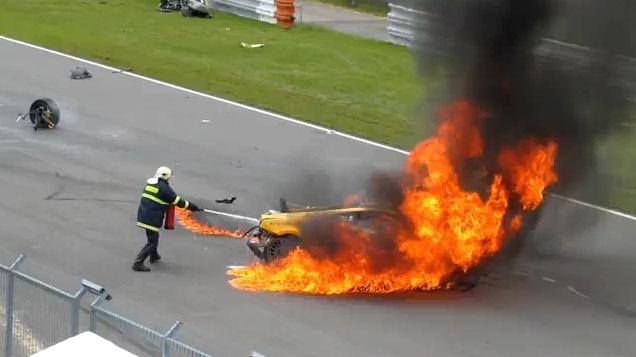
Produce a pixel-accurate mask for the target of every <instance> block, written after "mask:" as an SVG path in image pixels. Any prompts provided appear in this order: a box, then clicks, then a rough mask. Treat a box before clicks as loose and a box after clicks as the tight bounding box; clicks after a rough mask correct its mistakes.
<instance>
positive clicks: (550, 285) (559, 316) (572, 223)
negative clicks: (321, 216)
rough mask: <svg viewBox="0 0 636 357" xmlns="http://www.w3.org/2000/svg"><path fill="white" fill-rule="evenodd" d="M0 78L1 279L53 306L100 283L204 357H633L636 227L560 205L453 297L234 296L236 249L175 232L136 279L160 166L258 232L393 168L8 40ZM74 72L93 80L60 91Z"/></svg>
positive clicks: (190, 194) (234, 243)
mask: <svg viewBox="0 0 636 357" xmlns="http://www.w3.org/2000/svg"><path fill="white" fill-rule="evenodd" d="M0 64H1V65H0V118H2V120H0V170H1V171H0V173H1V174H0V227H2V238H1V244H0V259H1V260H2V262H3V263H8V262H10V261H11V260H12V259H13V258H15V256H17V255H18V254H19V253H24V254H26V255H27V257H28V260H27V262H26V263H25V264H24V266H23V270H25V271H28V272H33V273H35V274H37V275H38V276H40V277H42V278H43V279H44V280H52V281H54V282H55V283H56V284H59V285H61V286H62V287H64V288H67V289H73V288H75V287H77V284H78V281H79V279H80V278H88V279H91V280H93V281H95V282H98V283H100V284H102V285H104V286H106V287H107V288H108V289H109V291H110V292H111V294H112V295H113V296H114V300H113V306H114V307H116V308H117V309H118V310H119V311H122V312H125V313H126V314H128V315H130V316H132V317H133V318H135V319H137V320H139V321H140V322H142V323H144V324H149V325H152V326H156V327H160V328H161V329H164V330H165V329H166V328H167V327H168V326H169V325H170V324H171V323H172V322H173V321H174V320H176V319H178V320H180V321H183V322H184V323H185V325H184V327H183V329H182V333H183V335H186V336H188V338H187V342H192V343H194V344H195V345H197V346H199V347H202V348H203V349H204V350H206V351H208V352H210V353H212V354H213V355H215V356H247V355H248V354H249V352H250V351H252V350H255V351H258V352H260V353H263V354H265V355H267V356H390V355H392V356H412V355H422V356H489V357H491V356H537V355H545V356H576V357H581V356H633V355H635V354H636V340H635V339H634V333H635V332H636V319H635V318H634V313H633V311H636V306H634V305H635V303H634V301H636V300H635V299H634V298H635V297H636V294H635V291H634V290H636V288H634V287H632V285H634V284H633V283H632V280H631V279H632V278H633V274H632V273H634V272H636V267H635V263H634V255H635V254H634V252H635V251H636V250H635V248H636V246H635V245H636V243H635V242H634V239H633V238H634V233H633V232H634V228H636V225H635V222H634V221H633V220H631V219H629V218H625V217H619V216H615V215H612V214H609V213H606V212H603V211H599V210H595V209H593V208H590V207H585V206H581V205H578V204H575V203H572V202H567V201H563V200H559V199H554V198H553V199H550V200H549V202H548V207H547V209H546V211H545V216H546V217H547V218H546V219H544V220H542V221H541V224H540V226H539V229H538V230H537V232H536V233H535V236H534V237H532V239H531V240H530V241H528V244H527V245H526V251H527V252H528V253H524V255H523V256H522V257H521V258H520V259H518V260H516V261H515V262H514V263H510V264H511V265H510V266H506V267H499V268H495V269H494V271H493V272H492V273H491V274H490V275H488V276H487V277H485V278H484V279H483V283H482V284H480V285H479V286H478V287H477V288H475V289H473V290H471V291H469V292H466V293H461V294H460V293H450V292H446V293H435V294H431V293H424V292H413V293H408V294H394V295H389V296H370V295H365V296H336V297H333V296H332V297H325V296H305V295H293V294H272V293H250V292H244V291H239V290H236V289H233V288H232V287H230V286H229V285H228V284H227V280H228V277H227V276H226V275H225V266H226V265H231V264H244V263H246V262H249V261H250V260H251V259H252V258H251V255H250V253H249V252H248V250H247V248H246V247H245V246H244V244H243V242H241V241H238V240H232V239H223V238H211V237H199V236H195V235H193V234H191V233H189V232H187V231H184V230H181V229H179V228H178V229H176V230H175V231H173V232H166V233H163V236H162V238H161V243H160V251H161V253H162V255H163V257H164V262H162V263H161V264H159V265H156V266H154V267H153V268H154V269H153V272H152V273H149V274H141V273H135V272H133V271H131V270H130V265H131V261H132V259H133V257H134V255H135V253H136V252H137V250H138V249H139V247H140V245H141V244H142V243H143V239H144V237H143V233H142V232H141V231H140V230H139V229H137V228H135V226H134V219H135V212H136V205H137V199H138V196H139V193H140V189H141V188H142V185H143V183H144V180H145V178H146V177H148V176H149V175H151V174H152V172H153V171H154V169H155V168H156V167H157V166H159V165H168V166H172V167H174V168H175V171H176V173H175V179H174V184H173V186H174V187H175V189H176V190H177V191H178V192H180V193H181V194H182V195H184V196H185V197H187V198H191V199H192V200H193V201H195V202H197V203H199V204H200V205H203V206H207V207H208V208H211V209H223V210H226V209H227V208H228V207H224V206H219V205H216V204H213V199H214V198H219V197H225V196H229V195H235V196H237V197H238V200H237V202H236V203H235V204H234V205H233V206H230V207H231V210H230V212H232V213H237V214H242V215H247V216H252V217H254V216H257V215H258V213H259V212H260V211H262V210H264V209H268V208H275V206H276V204H277V201H276V200H277V198H278V197H279V196H281V195H282V196H286V197H287V198H289V199H290V201H293V202H298V203H307V202H315V201H321V202H325V203H330V202H334V201H336V200H338V199H339V198H340V195H341V194H343V193H346V192H351V191H354V190H355V189H356V188H359V187H360V186H361V185H362V183H363V181H364V180H363V178H364V177H366V175H367V174H368V173H369V172H371V171H373V170H377V169H380V170H384V169H395V168H398V167H399V166H400V164H401V162H402V160H403V159H404V156H403V154H401V153H398V152H395V151H390V150H386V149H384V148H381V147H376V146H372V145H366V144H364V143H361V142H356V141H354V140H350V139H347V138H344V137H342V136H339V135H330V134H328V133H327V132H325V131H323V130H320V129H317V128H312V127H307V126H303V125H299V124H297V123H294V122H290V121H285V120H280V119H277V118H275V117H272V116H271V115H267V114H265V113H262V112H258V111H253V110H247V109H245V108H242V107H239V106H236V105H232V104H229V103H224V102H220V101H216V100H211V99H209V98H205V97H202V96H198V95H193V94H192V93H187V92H184V91H180V90H178V89H175V88H169V87H166V86H162V85H158V84H156V83H152V82H149V81H145V80H141V79H139V78H134V77H131V76H128V75H124V74H121V73H112V71H111V70H108V69H104V68H98V67H96V66H92V65H87V64H85V63H80V62H78V61H76V60H73V59H69V58H64V57H61V56H58V55H54V54H50V53H46V52H43V51H40V50H37V49H33V48H28V47H25V46H22V45H19V44H15V43H10V42H8V41H6V40H0ZM75 66H84V67H87V68H88V69H89V70H90V71H91V72H92V73H93V75H94V77H93V78H92V79H89V80H83V81H74V80H71V79H69V73H70V72H69V70H70V69H71V68H74V67H75ZM36 97H51V98H54V99H55V100H56V101H57V102H58V104H59V105H60V107H61V108H62V111H63V118H62V121H61V125H60V127H59V128H58V129H56V130H54V131H50V132H47V131H38V132H34V131H33V130H32V129H30V127H29V126H28V125H26V124H24V123H20V124H18V123H16V122H15V117H16V114H17V113H18V112H20V111H24V110H26V108H28V105H29V104H30V103H31V101H32V100H33V99H35V98H36ZM204 120H206V121H208V120H209V121H210V122H209V123H208V122H203V121H204ZM555 227H557V228H555Z"/></svg>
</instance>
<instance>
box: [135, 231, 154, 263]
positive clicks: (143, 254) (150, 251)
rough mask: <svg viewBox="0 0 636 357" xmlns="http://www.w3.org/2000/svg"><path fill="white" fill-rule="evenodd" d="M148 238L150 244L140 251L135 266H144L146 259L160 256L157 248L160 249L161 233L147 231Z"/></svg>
mask: <svg viewBox="0 0 636 357" xmlns="http://www.w3.org/2000/svg"><path fill="white" fill-rule="evenodd" d="M146 237H147V238H148V243H146V245H144V247H143V248H141V251H139V254H137V259H136V260H135V264H143V263H144V261H145V260H146V258H148V257H153V258H154V257H157V256H159V253H158V252H157V248H158V247H159V232H155V231H151V230H150V229H146Z"/></svg>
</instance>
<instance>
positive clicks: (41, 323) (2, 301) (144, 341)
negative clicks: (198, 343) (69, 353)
mask: <svg viewBox="0 0 636 357" xmlns="http://www.w3.org/2000/svg"><path fill="white" fill-rule="evenodd" d="M23 260H24V255H20V256H19V257H18V259H17V260H16V261H15V262H14V263H13V264H11V265H10V266H4V265H2V264H0V316H1V315H4V316H3V317H4V320H5V321H4V322H5V324H4V326H0V336H2V339H1V341H0V343H2V345H1V346H2V347H3V348H2V350H3V351H4V354H3V356H4V357H14V356H29V355H31V354H34V353H36V352H38V351H40V350H42V349H45V348H47V347H49V346H52V345H54V344H56V343H58V342H61V341H63V340H65V339H67V338H69V337H72V336H75V335H77V334H78V333H79V332H80V331H81V330H82V328H81V326H80V313H81V312H83V309H82V307H81V306H80V303H81V300H82V298H83V297H84V296H85V295H86V294H88V293H90V294H93V295H96V296H97V297H96V299H95V300H94V301H93V303H92V304H91V305H90V308H89V311H88V313H89V321H90V322H89V326H88V329H90V331H92V332H94V333H97V334H98V335H103V334H105V333H106V332H111V333H110V334H108V336H103V337H104V338H107V339H110V340H111V341H112V342H115V343H117V342H121V343H125V344H129V345H130V344H132V345H133V346H138V347H139V348H142V347H143V349H144V352H146V353H148V354H150V355H161V356H162V357H167V356H170V355H171V354H172V355H178V356H189V357H210V355H209V354H207V353H204V352H201V351H200V350H198V349H196V348H193V347H190V346H188V345H186V344H184V343H182V342H179V341H178V340H176V339H175V337H174V335H175V334H176V332H177V330H178V328H179V327H180V326H181V322H179V321H177V322H176V323H175V324H174V325H173V326H172V327H171V328H170V329H169V330H168V331H167V332H166V333H162V332H158V331H155V330H153V329H151V328H148V327H145V326H144V325H142V324H140V323H137V322H135V321H132V320H131V319H128V318H126V317H123V316H121V315H118V314H116V313H114V312H112V311H110V310H108V309H107V308H106V306H105V303H106V302H107V301H110V300H111V297H110V295H109V294H108V293H107V292H106V290H105V289H104V288H102V287H101V286H99V285H97V284H94V283H92V282H90V281H87V280H82V283H81V287H80V289H79V290H78V291H77V292H75V293H68V292H65V291H63V290H61V289H58V288H56V287H54V286H52V285H50V284H47V283H45V282H42V281H40V280H38V279H36V278H34V277H32V276H29V275H27V274H25V273H23V272H20V271H18V270H17V269H18V266H19V265H20V263H21V262H22V261H23ZM140 346H141V347H140Z"/></svg>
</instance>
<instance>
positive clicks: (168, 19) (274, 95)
mask: <svg viewBox="0 0 636 357" xmlns="http://www.w3.org/2000/svg"><path fill="white" fill-rule="evenodd" d="M1 3H2V11H0V33H1V34H3V35H6V36H8V37H12V38H16V39H20V40H24V41H28V42H32V43H35V44H38V45H42V46H45V47H49V48H53V49H56V50H59V51H62V52H65V53H70V54H73V55H77V56H81V57H86V58H90V59H92V60H95V61H97V62H101V63H105V64H109V65H113V66H117V67H120V68H127V67H130V68H133V70H134V72H135V73H139V74H143V75H147V76H150V77H153V78H157V79H160V80H163V81H167V82H171V83H175V84H178V85H182V86H185V87H188V88H192V89H195V90H200V91H203V92H207V93H211V94H215V95H218V96H222V97H224V98H228V99H233V100H237V101H240V102H245V103H249V104H252V105H256V106H258V107H261V108H266V109H269V110H272V111H275V112H279V113H283V114H286V115H290V116H293V117H298V118H302V119H303V120H306V121H309V122H314V123H318V124H322V125H326V126H329V127H333V128H337V129H340V130H344V131H347V132H351V133H356V134H359V135H362V136H365V137H368V138H371V139H375V140H379V141H383V142H386V143H389V144H394V145H401V146H408V145H410V144H411V143H412V142H413V135H412V133H411V131H412V118H413V108H414V107H415V103H416V102H417V101H418V99H419V98H418V97H419V95H420V94H421V93H422V90H421V88H420V85H419V81H418V80H417V75H416V69H415V65H414V61H413V59H412V57H411V54H410V52H409V51H408V49H406V48H403V47H400V46H395V45H392V44H389V43H383V42H379V41H374V40H368V39H363V38H359V37H355V36H349V35H346V34H341V33H336V32H332V31H330V30H326V29H322V28H318V27H314V26H311V25H304V24H303V25H299V26H296V27H294V28H292V29H290V30H285V29H283V28H280V27H278V26H275V25H270V24H266V23H261V22H258V21H253V20H249V19H244V18H240V17H237V16H234V15H229V14H224V13H218V12H217V13H215V17H214V18H213V19H198V18H184V17H182V16H181V15H180V14H178V13H159V12H156V11H155V7H156V3H157V0H90V1H89V0H47V1H40V0H2V1H1ZM241 42H248V43H265V44H266V46H265V47H263V48H258V49H246V48H243V47H241V45H240V43H241ZM420 136H421V135H420Z"/></svg>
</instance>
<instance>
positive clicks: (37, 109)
mask: <svg viewBox="0 0 636 357" xmlns="http://www.w3.org/2000/svg"><path fill="white" fill-rule="evenodd" d="M29 119H30V120H31V123H32V124H33V127H34V128H35V129H40V128H45V129H53V128H54V127H56V126H57V124H58V123H59V122H60V108H58V106H57V104H55V102H54V101H53V100H52V99H49V98H41V99H37V100H36V101H35V102H33V104H31V107H30V108H29Z"/></svg>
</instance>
